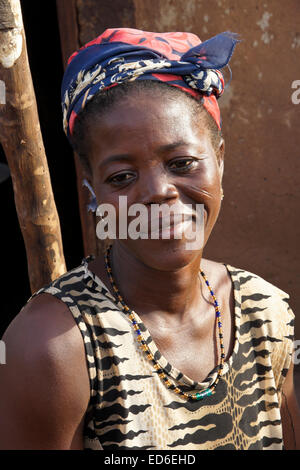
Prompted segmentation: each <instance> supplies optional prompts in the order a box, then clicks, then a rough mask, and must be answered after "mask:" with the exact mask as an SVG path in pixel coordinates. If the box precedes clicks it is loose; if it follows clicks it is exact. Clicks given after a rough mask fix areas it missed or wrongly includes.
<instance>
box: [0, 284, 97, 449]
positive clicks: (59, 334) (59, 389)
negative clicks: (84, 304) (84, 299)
mask: <svg viewBox="0 0 300 470" xmlns="http://www.w3.org/2000/svg"><path fill="white" fill-rule="evenodd" d="M2 339H3V341H4V343H5V345H6V364H5V365H4V366H2V367H1V370H0V377H1V380H0V382H1V387H0V397H1V399H0V402H1V404H2V406H1V405H0V408H1V416H2V417H3V419H4V422H14V423H15V425H16V426H19V429H20V432H21V430H22V429H23V428H24V432H23V435H22V438H21V441H22V442H25V441H26V439H27V437H26V436H27V435H29V434H30V432H31V431H30V432H29V429H27V426H29V424H26V423H31V424H30V426H31V428H32V427H33V428H35V427H38V426H39V423H40V424H41V423H43V428H44V429H45V433H46V434H47V433H48V434H49V433H50V432H51V433H53V438H54V436H55V435H57V434H58V433H59V432H60V431H59V429H57V424H58V423H60V424H61V429H64V426H65V425H67V426H68V427H69V429H70V432H72V429H73V431H74V426H75V423H76V427H78V422H80V419H81V418H82V417H83V416H84V413H85V411H86V409H87V406H88V402H89V396H90V389H89V378H88V372H87V367H86V362H85V353H84V345H83V341H82V337H81V335H80V332H79V330H78V327H77V325H76V323H75V321H74V318H73V317H72V315H71V313H70V311H69V309H68V308H67V306H66V305H65V304H64V303H63V302H61V301H60V300H58V299H56V298H55V297H53V296H52V295H49V294H46V293H41V294H40V295H37V296H35V297H33V298H32V299H30V300H29V301H28V303H27V304H26V305H25V306H24V307H23V308H22V310H21V311H20V313H19V314H18V315H17V316H16V317H15V319H14V320H13V321H12V323H11V324H10V325H9V327H8V328H7V330H6V332H5V333H4V336H3V338H2ZM80 417H81V418H80ZM37 434H38V433H37ZM40 434H41V435H40V436H36V438H35V439H36V440H40V439H42V434H43V432H42V431H41V433H40ZM67 435H68V431H66V432H65V437H66V436H67ZM65 437H64V438H65ZM64 438H63V439H64ZM45 439H46V436H45ZM57 439H58V440H59V439H62V438H61V437H57ZM22 442H21V445H22ZM35 442H36V441H35ZM49 445H51V443H49ZM59 445H63V444H59Z"/></svg>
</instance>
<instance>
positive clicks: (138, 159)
mask: <svg viewBox="0 0 300 470" xmlns="http://www.w3.org/2000/svg"><path fill="white" fill-rule="evenodd" d="M88 138H89V139H90V141H89V150H90V153H89V161H90V166H91V169H92V181H91V184H92V186H93V188H94V191H95V193H96V196H97V202H98V204H103V203H109V204H112V205H113V206H114V207H115V211H116V215H117V226H118V221H119V197H120V196H126V197H127V207H128V208H129V207H130V206H131V205H132V204H136V203H140V204H144V205H145V207H146V208H147V211H148V214H149V217H150V213H151V206H153V205H154V204H157V205H162V204H168V205H169V206H172V205H173V204H176V207H180V208H182V210H183V211H185V208H186V207H189V208H192V209H193V211H194V213H196V208H197V204H203V206H198V207H202V208H204V212H203V214H204V222H203V223H204V226H203V231H204V244H205V243H206V241H207V239H208V237H209V235H210V233H211V230H212V228H213V226H214V224H215V222H216V220H217V217H218V214H219V210H220V201H221V178H222V163H223V144H221V146H220V150H219V156H218V158H217V155H216V153H215V151H214V149H213V146H212V143H211V138H210V133H209V131H208V129H207V125H206V117H205V115H204V113H203V112H199V114H198V115H197V116H195V112H194V110H193V107H192V106H191V104H190V101H189V100H188V99H187V98H186V97H183V98H182V99H177V100H174V99H170V97H168V96H164V95H162V96H157V97H153V96H151V95H150V94H149V93H142V94H141V93H139V95H138V97H137V96H135V95H134V94H132V95H130V96H128V97H127V98H126V100H124V101H123V102H122V103H118V105H114V106H113V107H112V108H110V109H109V110H108V111H106V112H105V113H104V114H101V117H99V118H98V119H96V120H95V121H94V122H93V124H92V126H91V128H90V132H89V134H88ZM158 207H159V206H158ZM174 207H175V206H174ZM180 210H181V209H180ZM133 218H134V217H131V218H130V217H128V223H129V222H130V221H131V220H132V219H133ZM189 223H190V224H192V225H193V227H195V219H194V218H193V220H192V221H190V222H187V224H189ZM175 227H176V225H175ZM176 229H178V227H177V228H176ZM118 243H122V245H123V247H124V248H125V249H126V250H127V251H130V252H131V253H132V254H133V255H134V256H135V257H137V258H138V259H140V260H141V261H142V262H143V263H144V264H146V265H148V266H151V267H153V268H155V269H160V270H169V269H170V270H172V269H177V268H179V267H182V266H185V265H186V264H188V263H190V262H191V261H192V260H193V259H195V257H197V256H199V255H201V254H202V249H203V244H202V245H201V246H200V247H197V249H196V250H195V249H193V250H187V249H186V247H187V245H186V239H185V238H184V236H182V237H180V238H176V239H175V238H174V235H173V236H172V232H171V235H170V237H169V239H162V236H161V234H160V235H159V238H158V239H151V238H150V233H149V238H147V239H137V240H133V239H131V238H130V237H128V238H127V239H122V240H119V241H118Z"/></svg>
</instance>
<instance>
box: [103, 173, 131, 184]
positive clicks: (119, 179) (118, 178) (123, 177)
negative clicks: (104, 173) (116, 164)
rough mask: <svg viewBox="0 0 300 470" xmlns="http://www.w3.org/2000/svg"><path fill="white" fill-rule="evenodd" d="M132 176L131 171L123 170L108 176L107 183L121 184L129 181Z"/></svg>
mask: <svg viewBox="0 0 300 470" xmlns="http://www.w3.org/2000/svg"><path fill="white" fill-rule="evenodd" d="M133 178H134V174H133V173H129V172H123V173H118V174H117V175H113V176H110V177H109V178H107V180H106V181H107V183H110V184H114V185H119V186H120V185H122V184H126V183H129V182H130V181H131V180H132V179H133Z"/></svg>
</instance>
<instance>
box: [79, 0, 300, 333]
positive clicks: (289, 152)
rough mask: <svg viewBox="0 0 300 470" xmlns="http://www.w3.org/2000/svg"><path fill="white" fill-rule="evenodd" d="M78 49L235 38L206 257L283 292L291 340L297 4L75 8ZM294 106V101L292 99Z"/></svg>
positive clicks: (159, 2)
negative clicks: (173, 35)
mask: <svg viewBox="0 0 300 470" xmlns="http://www.w3.org/2000/svg"><path fill="white" fill-rule="evenodd" d="M75 8H76V18H77V30H78V42H79V44H80V45H82V44H84V43H85V42H87V41H88V40H91V39H92V38H94V37H95V36H97V35H99V34H100V33H101V32H103V30H104V29H106V28H109V27H118V26H121V27H133V28H139V29H144V30H148V31H159V32H163V31H190V32H193V33H195V34H197V35H198V36H199V37H200V38H201V39H202V40H206V39H208V38H210V37H212V36H214V35H215V34H217V33H219V32H222V31H227V30H230V31H234V32H237V33H239V34H240V36H241V38H242V40H243V41H242V42H241V43H240V44H239V45H238V47H237V48H236V51H235V53H234V56H233V58H232V60H231V63H230V65H231V69H232V74H233V78H232V82H231V84H230V87H229V88H228V89H227V90H226V91H225V93H224V95H223V97H222V98H221V99H220V102H219V103H220V107H221V111H222V118H223V133H224V137H225V140H226V163H225V174H224V193H225V198H224V201H223V208H222V212H221V214H220V218H219V221H218V223H217V225H216V227H215V229H214V232H213V234H212V236H211V239H210V241H209V244H208V246H207V249H206V253H205V254H206V257H208V258H212V259H215V260H218V261H223V262H226V263H229V264H231V265H233V266H236V267H240V268H244V269H247V270H249V271H252V272H255V273H256V274H259V275H261V276H263V277H264V278H265V279H267V280H268V281H269V282H271V283H272V284H275V285H276V286H278V287H280V288H281V289H283V290H284V291H286V292H288V293H289V294H290V296H291V301H290V305H291V307H292V308H293V310H294V312H295V313H296V316H297V315H298V319H296V338H298V339H300V313H299V312H300V288H299V285H300V284H299V281H300V275H299V273H300V250H299V248H298V244H299V239H300V221H299V195H300V194H299V193H300V188H299V170H300V158H299V156H300V155H299V148H300V133H299V113H300V104H299V105H297V104H294V103H293V102H292V94H293V92H295V90H294V89H292V83H293V82H294V81H295V80H300V65H299V64H300V60H299V59H300V22H299V18H300V2H299V1H298V0H285V1H284V2H278V1H276V2H275V1H274V0H272V1H270V0H266V1H254V0H247V1H243V0H238V1H236V0H235V1H233V0H218V1H217V0H213V1H210V2H208V1H204V0H185V1H183V0H182V1H181V0H126V1H125V0H113V1H110V0H109V1H103V0H102V1H101V2H99V1H97V0H84V1H83V0H75ZM298 97H300V93H299V95H298Z"/></svg>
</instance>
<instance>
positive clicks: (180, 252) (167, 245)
mask: <svg viewBox="0 0 300 470" xmlns="http://www.w3.org/2000/svg"><path fill="white" fill-rule="evenodd" d="M126 250H129V251H130V252H131V253H132V254H133V255H134V256H135V257H136V258H137V259H138V260H139V261H141V262H142V263H143V264H144V265H146V266H148V267H150V268H152V269H156V270H158V271H174V270H175V271H176V270H177V269H181V268H183V267H185V266H187V265H189V264H190V263H191V262H193V261H194V260H196V259H197V257H199V256H201V255H202V251H203V248H199V249H188V248H187V242H186V240H172V239H171V240H151V239H150V240H149V239H148V240H141V239H138V240H130V241H128V240H127V241H126Z"/></svg>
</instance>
